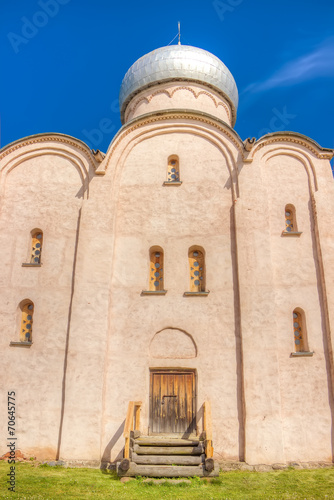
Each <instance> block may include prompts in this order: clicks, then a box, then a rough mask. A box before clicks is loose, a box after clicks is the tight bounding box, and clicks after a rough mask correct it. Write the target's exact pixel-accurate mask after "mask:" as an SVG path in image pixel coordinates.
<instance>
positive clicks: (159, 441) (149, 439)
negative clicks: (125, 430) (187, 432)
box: [134, 436, 200, 446]
mask: <svg viewBox="0 0 334 500" xmlns="http://www.w3.org/2000/svg"><path fill="white" fill-rule="evenodd" d="M199 442H200V441H199V439H182V438H180V439H178V438H165V437H159V436H142V437H140V438H137V439H134V444H139V445H140V446H198V445H199Z"/></svg>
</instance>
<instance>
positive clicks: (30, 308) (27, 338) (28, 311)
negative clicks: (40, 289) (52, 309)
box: [20, 301, 34, 342]
mask: <svg viewBox="0 0 334 500" xmlns="http://www.w3.org/2000/svg"><path fill="white" fill-rule="evenodd" d="M20 309H21V329H20V341H21V342H32V325H33V316H34V304H33V303H32V302H31V301H29V302H25V303H24V304H23V305H21V306H20Z"/></svg>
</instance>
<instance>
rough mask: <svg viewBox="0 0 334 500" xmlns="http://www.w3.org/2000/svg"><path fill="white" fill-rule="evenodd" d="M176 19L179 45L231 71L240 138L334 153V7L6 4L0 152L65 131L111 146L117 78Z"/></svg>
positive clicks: (322, 2)
mask: <svg viewBox="0 0 334 500" xmlns="http://www.w3.org/2000/svg"><path fill="white" fill-rule="evenodd" d="M178 21H180V22H181V42H182V43H183V44H185V45H194V46H197V47H201V48H203V49H206V50H208V51H210V52H212V53H213V54H215V55H216V56H218V57H219V58H220V59H221V60H222V61H223V62H224V63H225V64H226V66H227V67H228V68H229V69H230V71H231V72H232V74H233V76H234V78H235V80H236V83H237V86H238V90H239V108H238V118H237V122H236V126H235V129H236V131H237V132H238V134H239V135H240V136H241V138H242V139H245V138H246V137H253V136H255V137H257V138H258V137H260V136H261V135H264V134H265V133H268V132H271V131H276V130H292V131H296V132H300V133H302V134H305V135H307V136H309V137H311V138H312V139H314V140H316V141H317V142H318V143H319V144H320V145H321V146H323V147H328V148H334V127H333V119H332V117H333V114H334V91H333V89H334V85H333V84H334V31H333V25H334V3H333V2H332V1H331V0H318V1H317V2H314V1H310V0H303V1H302V0H289V1H288V0H280V2H270V1H268V0H266V1H263V0H259V1H257V0H208V1H205V0H189V1H188V0H179V1H175V0H169V1H168V2H157V1H156V0H155V1H151V0H147V1H145V2H138V1H136V2H135V1H131V0H130V1H129V0H128V1H125V2H123V3H122V4H120V3H118V2H117V3H116V2H113V1H111V0H109V1H107V0H94V1H93V0H36V1H35V0H15V1H13V2H1V5H0V47H1V63H2V68H3V70H2V74H3V76H2V78H1V83H0V90H1V92H0V104H1V107H0V113H1V135H0V140H1V147H3V146H5V145H6V144H8V143H10V142H12V141H15V140H17V139H20V138H22V137H25V136H28V135H33V134H37V133H42V132H60V133H64V134H68V135H72V136H74V137H77V138H79V139H81V140H83V141H84V142H86V143H87V144H88V145H89V146H90V147H92V148H94V149H101V150H102V151H106V150H107V148H108V145H109V143H110V141H111V140H112V138H113V136H114V135H115V133H116V132H117V130H118V129H119V128H120V126H121V123H120V119H119V109H118V94H119V89H120V85H121V82H122V79H123V76H124V75H125V73H126V71H127V70H128V68H129V67H130V66H131V65H132V64H133V63H134V62H135V61H136V59H138V58H139V57H141V56H142V55H144V54H146V53H147V52H150V51H151V50H153V49H155V48H157V47H162V46H165V45H168V44H169V42H170V41H171V40H172V39H173V37H174V36H175V35H176V33H177V22H178ZM174 43H176V42H174Z"/></svg>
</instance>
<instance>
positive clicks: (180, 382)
mask: <svg viewBox="0 0 334 500" xmlns="http://www.w3.org/2000/svg"><path fill="white" fill-rule="evenodd" d="M195 412H196V397H195V374H194V372H190V371H188V372H186V371H183V372H180V371H152V372H151V394H150V433H152V434H164V433H168V434H170V433H172V434H185V433H189V434H190V433H192V432H196V413H195Z"/></svg>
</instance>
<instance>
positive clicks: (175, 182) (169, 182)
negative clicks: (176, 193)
mask: <svg viewBox="0 0 334 500" xmlns="http://www.w3.org/2000/svg"><path fill="white" fill-rule="evenodd" d="M181 184H182V181H165V182H164V183H163V186H181Z"/></svg>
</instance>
